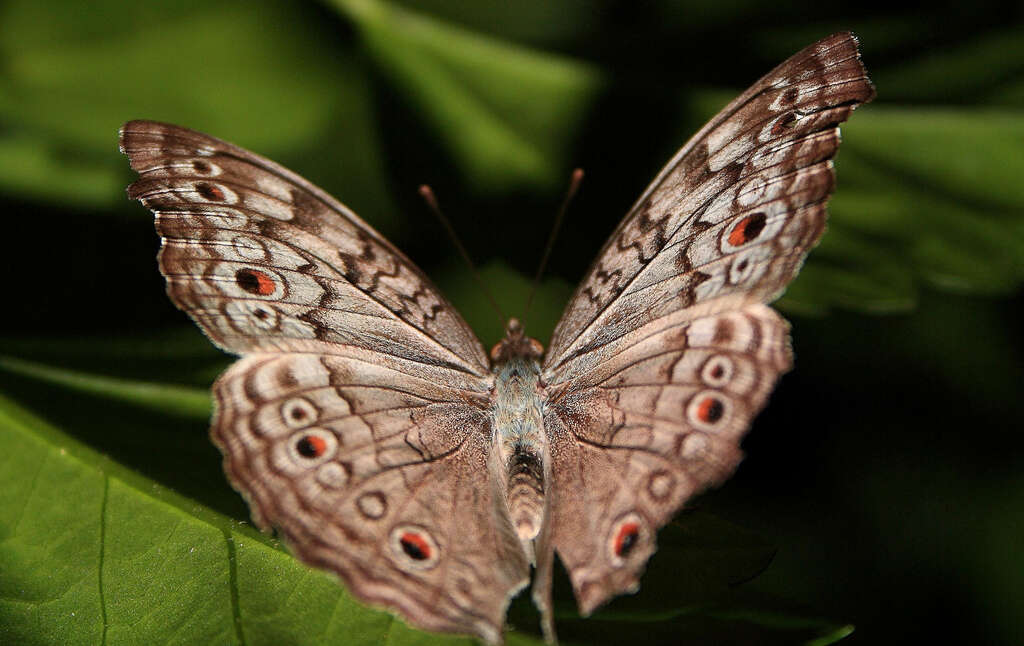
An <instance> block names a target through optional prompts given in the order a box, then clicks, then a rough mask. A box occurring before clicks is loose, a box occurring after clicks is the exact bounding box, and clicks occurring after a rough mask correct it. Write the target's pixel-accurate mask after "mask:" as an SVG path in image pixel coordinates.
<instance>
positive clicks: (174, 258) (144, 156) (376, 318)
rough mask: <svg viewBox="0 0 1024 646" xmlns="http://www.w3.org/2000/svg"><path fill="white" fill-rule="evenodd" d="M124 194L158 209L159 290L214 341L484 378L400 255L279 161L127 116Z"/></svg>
mask: <svg viewBox="0 0 1024 646" xmlns="http://www.w3.org/2000/svg"><path fill="white" fill-rule="evenodd" d="M121 150H122V151H123V152H124V153H125V154H126V155H128V158H129V160H130V161H131V166H132V168H133V169H135V170H136V171H138V173H139V176H140V177H139V179H138V180H137V181H136V182H135V183H134V184H132V185H131V186H130V187H129V188H128V195H129V196H130V197H131V198H133V199H137V200H139V201H140V202H142V203H143V204H144V205H145V206H147V207H148V208H149V209H151V210H152V211H153V212H154V213H155V214H156V227H157V231H158V232H159V234H160V236H161V239H162V246H161V250H160V270H161V271H162V272H163V274H164V275H165V276H166V277H167V291H168V294H169V295H170V297H171V299H172V300H173V301H174V303H175V304H176V305H177V306H178V307H180V308H181V309H182V310H184V311H185V312H187V313H188V314H189V315H190V316H191V317H192V318H193V319H194V320H195V321H196V322H197V323H198V324H199V326H200V327H201V328H202V329H203V331H205V332H206V333H207V334H208V335H209V336H210V338H211V339H212V340H213V341H214V343H216V344H217V345H218V346H219V347H221V348H222V349H224V350H227V351H229V352H233V353H236V354H244V353H248V352H255V351H265V350H271V351H273V350H287V349H289V348H290V347H291V346H292V342H293V341H295V340H309V339H314V340H320V341H326V342H328V343H337V344H345V345H355V346H358V347H363V348H369V349H375V350H379V351H382V352H388V353H391V354H396V355H398V356H402V357H406V358H409V359H413V360H416V361H421V362H426V363H431V364H440V365H448V366H451V367H454V368H457V369H459V370H462V371H464V372H468V373H472V374H476V375H480V376H485V375H486V374H487V359H486V356H485V355H484V351H483V347H482V346H481V345H480V342H479V341H478V340H477V339H476V337H475V336H474V335H473V333H472V331H471V330H470V328H469V326H468V325H466V323H465V321H463V320H462V317H460V316H459V314H458V313H457V312H456V311H455V309H454V308H453V307H452V306H451V305H450V304H449V303H448V302H447V301H446V300H445V299H444V297H443V296H441V294H440V292H439V291H438V290H437V289H436V288H435V287H434V286H433V285H432V284H431V282H430V281H429V280H428V279H427V277H426V276H425V275H424V274H423V273H422V272H421V271H420V270H419V269H417V268H416V266H415V265H413V263H412V262H411V261H410V260H409V259H408V258H406V257H405V255H403V254H402V253H401V252H400V251H398V250H397V249H396V248H395V247H394V246H392V245H391V244H390V243H389V242H388V241H386V240H385V239H384V238H383V237H381V235H380V234H378V233H377V232H376V231H374V230H373V229H372V228H371V227H370V226H369V225H367V224H366V223H365V222H363V221H362V220H360V219H359V218H358V217H357V216H356V215H355V214H353V213H352V212H351V211H350V210H349V209H348V208H346V207H345V206H344V205H342V204H341V203H339V202H338V201H337V200H335V199H333V198H332V197H330V196H329V195H327V194H326V193H324V192H323V191H322V190H320V189H319V188H317V187H315V186H313V185H312V184H310V183H309V182H307V181H306V180H304V179H302V178H301V177H299V176H298V175H296V174H294V173H292V172H291V171H289V170H287V169H285V168H282V167H281V166H279V165H277V164H275V163H274V162H272V161H270V160H267V159H264V158H263V157H260V156H258V155H255V154H253V153H251V152H249V151H246V150H243V149H241V148H239V147H237V146H233V145H231V144H229V143H226V142H223V141H221V140H219V139H215V138H213V137H210V136H207V135H204V134H201V133H198V132H195V131H192V130H188V129H186V128H181V127H178V126H172V125H168V124H162V123H155V122H152V121H131V122H129V123H126V124H125V125H124V126H123V127H122V128H121Z"/></svg>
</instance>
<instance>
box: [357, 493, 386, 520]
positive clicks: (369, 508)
mask: <svg viewBox="0 0 1024 646" xmlns="http://www.w3.org/2000/svg"><path fill="white" fill-rule="evenodd" d="M356 507H358V508H359V513H361V514H362V515H363V516H365V517H366V518H369V519H370V520H377V519H379V518H383V517H384V514H386V513H387V512H388V499H387V497H386V496H385V495H384V494H382V493H381V492H379V491H369V492H367V493H364V494H363V495H361V496H359V499H358V500H356Z"/></svg>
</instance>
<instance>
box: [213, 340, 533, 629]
mask: <svg viewBox="0 0 1024 646" xmlns="http://www.w3.org/2000/svg"><path fill="white" fill-rule="evenodd" d="M441 384H444V385H441ZM213 392H214V397H215V400H216V403H217V407H216V414H215V416H214V420H213V424H212V435H213V438H214V441H215V443H216V444H217V445H218V446H219V447H220V448H221V450H222V451H223V453H224V468H225V471H226V472H227V474H228V476H229V478H230V479H231V481H232V483H233V484H234V486H235V487H236V488H237V489H238V490H239V491H241V492H242V493H243V494H244V495H245V497H246V499H247V500H248V501H249V503H250V508H251V509H252V513H253V518H254V520H255V521H256V522H257V524H258V525H260V526H261V527H262V528H264V529H269V528H270V527H274V528H277V529H278V531H279V532H280V533H281V535H282V537H283V538H284V539H285V541H286V542H287V544H288V545H289V547H290V548H291V550H292V552H294V553H295V554H296V556H298V557H299V558H300V559H302V560H303V561H305V562H307V563H309V564H312V565H315V566H317V567H321V568H324V569H327V570H329V571H332V572H335V573H337V574H338V575H339V576H340V577H341V578H342V579H343V580H344V581H345V584H346V586H347V587H348V589H349V590H350V591H351V592H352V594H353V595H354V596H356V597H357V598H359V599H362V600H363V601H365V602H369V603H375V604H380V605H383V606H386V607H388V608H391V609H394V610H398V611H400V612H401V613H402V615H403V616H405V617H406V618H407V619H408V620H409V621H411V622H412V623H414V624H416V625H418V626H420V627H423V628H426V629H428V630H436V631H445V632H457V633H464V634H475V635H478V636H479V637H481V638H482V639H484V640H486V641H488V642H491V643H494V642H497V641H500V638H501V631H502V626H503V624H504V618H505V610H506V607H507V605H508V602H509V600H510V599H511V597H512V595H513V594H515V592H516V591H517V590H519V589H520V588H521V587H522V586H523V585H525V584H526V582H527V580H528V575H529V565H528V563H527V560H526V556H525V554H524V553H523V551H522V548H521V547H520V545H519V541H518V540H517V539H516V537H515V534H514V531H513V529H512V527H511V525H510V524H509V521H508V517H507V514H505V513H504V507H503V505H504V498H503V496H502V495H501V494H500V492H497V491H496V490H495V489H494V487H493V483H492V480H491V478H490V477H489V474H490V465H489V459H490V458H489V453H488V447H489V441H490V434H489V432H488V429H489V425H490V421H489V416H488V409H487V403H488V398H487V388H486V384H481V383H480V382H479V381H478V380H475V379H473V378H468V377H466V376H465V375H463V374H462V373H459V372H458V371H455V370H452V369H450V368H441V367H434V366H430V367H424V366H422V365H421V364H416V363H414V362H409V361H408V360H405V359H396V358H391V357H386V356H384V355H381V354H380V353H375V352H372V351H367V350H363V349H361V348H354V347H351V346H349V347H338V346H335V347H332V348H319V349H318V348H315V347H309V348H308V349H306V350H303V351H296V352H288V353H271V354H251V355H248V356H246V357H245V358H243V359H242V360H240V361H238V362H237V363H235V364H234V365H233V366H231V368H229V369H228V371H227V372H226V373H225V374H224V375H222V376H221V377H220V378H219V379H218V380H217V383H216V384H215V386H214V389H213Z"/></svg>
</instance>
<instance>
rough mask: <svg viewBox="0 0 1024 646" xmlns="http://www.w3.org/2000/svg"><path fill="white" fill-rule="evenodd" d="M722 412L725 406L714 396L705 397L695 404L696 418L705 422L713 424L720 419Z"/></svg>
mask: <svg viewBox="0 0 1024 646" xmlns="http://www.w3.org/2000/svg"><path fill="white" fill-rule="evenodd" d="M724 412H725V407H724V406H722V402H720V401H718V400H717V399H715V398H714V397H705V398H704V400H703V401H701V403H700V404H698V405H697V419H699V420H700V421H702V422H704V423H705V424H714V423H715V422H717V421H718V420H720V419H722V413H724Z"/></svg>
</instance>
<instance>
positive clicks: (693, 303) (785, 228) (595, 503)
mask: <svg viewBox="0 0 1024 646" xmlns="http://www.w3.org/2000/svg"><path fill="white" fill-rule="evenodd" d="M873 96H874V88H873V86H872V85H871V82H870V81H869V80H868V77H867V74H866V72H865V70H864V67H863V65H862V64H861V62H860V57H859V53H858V50H857V42H856V40H855V38H854V37H853V35H851V34H849V33H840V34H835V35H833V36H830V37H829V38H825V39H823V40H821V41H819V42H817V43H815V44H813V45H811V46H809V47H807V48H806V49H804V50H803V51H801V52H799V53H797V54H796V55H794V56H793V57H792V58H790V59H789V60H787V61H785V62H784V63H782V64H781V65H780V66H778V67H777V68H776V69H774V70H773V71H771V72H770V73H769V74H767V75H766V76H765V77H764V78H762V79H761V80H760V81H758V82H757V83H755V84H754V86H753V87H751V88H750V89H749V90H747V91H746V92H744V93H743V94H742V95H741V96H740V97H739V98H737V99H736V100H735V101H733V102H732V103H730V104H729V105H728V106H727V107H726V108H725V109H724V110H723V111H722V112H721V113H719V114H718V115H717V116H716V117H715V118H714V119H712V120H711V122H710V123H709V124H708V125H707V126H705V127H704V128H703V129H702V130H701V131H700V132H699V133H697V135H696V136H694V138H693V139H691V140H690V141H689V142H688V143H687V144H686V145H685V146H684V147H683V148H682V150H680V152H679V153H678V154H677V155H676V156H675V157H674V158H673V159H672V160H671V161H670V162H669V163H668V165H667V166H666V167H665V169H664V170H662V172H661V173H660V174H659V175H658V177H657V178H656V179H655V180H654V182H653V183H652V184H651V186H650V187H649V188H648V189H647V190H646V191H645V192H644V194H643V195H642V196H641V197H640V199H639V200H638V201H637V203H636V205H635V206H634V207H633V209H632V211H631V212H630V213H629V215H628V216H627V217H626V219H625V220H624V221H623V222H622V223H621V224H620V225H619V227H618V229H616V231H615V232H614V233H613V234H612V236H611V238H610V239H609V241H608V243H607V244H606V245H605V247H604V249H603V251H602V252H601V254H600V255H599V256H598V258H597V260H596V262H595V263H594V265H593V267H592V268H591V269H590V271H589V272H588V274H587V276H586V278H585V279H584V280H583V282H582V283H581V285H580V287H579V288H578V289H577V291H576V293H575V295H574V297H573V299H572V300H571V301H570V303H569V305H568V307H567V308H566V311H565V313H564V315H563V317H562V319H561V321H560V323H559V324H558V326H557V327H556V329H555V332H554V336H553V338H552V342H551V347H550V348H549V350H548V354H547V355H546V358H545V365H544V379H545V381H546V382H547V384H548V387H549V400H548V404H547V408H546V415H545V419H544V423H545V428H546V430H547V432H548V434H549V438H550V441H551V467H552V474H553V475H552V477H553V480H554V481H553V485H552V487H551V489H552V494H551V495H552V501H551V505H550V508H549V510H548V513H549V516H548V519H547V523H548V524H549V525H550V529H549V532H548V535H547V536H546V542H545V544H544V545H542V546H541V548H540V549H539V550H538V553H539V556H538V558H539V559H540V563H539V564H538V569H539V571H540V572H541V573H542V574H544V573H545V572H546V571H549V570H550V567H551V565H550V560H551V558H552V557H551V550H552V549H554V550H557V552H558V554H559V556H560V558H561V559H562V561H563V563H564V564H565V566H566V568H567V570H568V571H569V575H570V578H571V580H572V583H573V586H574V590H575V593H576V597H577V601H578V602H579V604H580V608H581V610H582V611H583V612H584V613H589V612H590V611H592V610H593V609H594V608H596V607H597V606H598V605H600V604H601V603H603V602H604V601H606V600H607V599H609V598H610V597H612V596H614V595H616V594H620V593H622V592H626V591H631V590H634V589H635V588H636V586H637V585H638V580H639V579H638V577H639V574H640V572H641V571H642V569H643V567H644V565H645V563H646V561H647V558H648V557H649V556H650V555H651V554H652V553H653V552H654V549H655V547H654V536H655V532H656V530H657V529H658V528H659V527H660V526H662V525H663V524H664V523H666V522H667V521H668V520H669V519H671V517H672V515H673V513H675V512H676V511H677V510H678V509H679V507H680V506H681V505H682V504H683V503H684V502H685V501H686V500H687V499H689V498H690V497H692V496H693V495H695V494H697V493H698V492H700V491H701V490H703V489H705V488H707V487H708V486H710V485H712V484H714V483H716V482H720V481H721V480H722V479H724V478H725V477H727V476H728V475H729V474H731V473H732V471H733V469H734V468H735V466H736V465H737V463H738V462H739V459H740V450H739V442H740V439H741V438H742V435H743V433H744V432H745V431H746V428H747V426H748V424H749V422H750V420H751V419H752V418H753V416H754V415H756V413H757V412H758V411H759V410H760V409H761V408H762V407H763V406H764V403H765V400H766V398H767V396H768V393H769V392H770V391H771V389H772V387H773V385H774V383H775V381H776V380H777V379H778V377H779V375H780V374H781V373H782V372H783V371H785V370H786V369H787V368H788V366H789V364H790V353H789V346H788V334H787V331H788V326H787V324H786V323H785V321H784V320H783V319H782V318H781V317H779V316H778V315H777V314H776V313H775V312H774V311H773V310H771V309H770V308H768V307H766V306H765V305H763V303H767V302H768V301H770V300H772V299H773V298H775V297H776V296H777V295H778V294H779V293H780V292H781V291H782V290H783V289H784V288H785V286H786V284H787V283H788V282H789V281H790V280H791V279H792V278H793V276H794V275H795V274H796V272H797V271H798V270H799V267H800V265H801V263H802V261H803V258H804V256H805V255H806V254H807V252H808V251H809V250H810V248H811V247H812V246H813V245H814V243H815V242H816V241H817V240H818V238H819V237H820V236H821V234H822V232H823V230H824V226H825V202H826V200H827V199H828V196H829V194H830V193H831V191H832V188H833V184H834V173H833V169H832V162H831V159H832V157H833V156H834V155H835V152H836V149H837V147H838V145H839V129H838V124H839V123H840V122H842V121H844V120H845V119H846V118H847V117H848V116H849V115H850V112H851V111H852V110H853V109H854V108H856V107H857V105H859V104H860V103H863V102H866V101H869V100H870V99H871V98H872V97H873ZM581 510H583V511H584V512H585V513H580V512H581ZM545 576H546V575H545ZM543 578H544V577H541V578H539V579H538V583H539V586H540V587H539V589H537V590H536V591H535V597H536V598H537V599H538V603H539V605H540V606H541V607H542V609H545V608H547V607H549V602H548V601H547V600H546V596H547V591H546V590H545V588H544V585H545V582H544V581H543Z"/></svg>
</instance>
